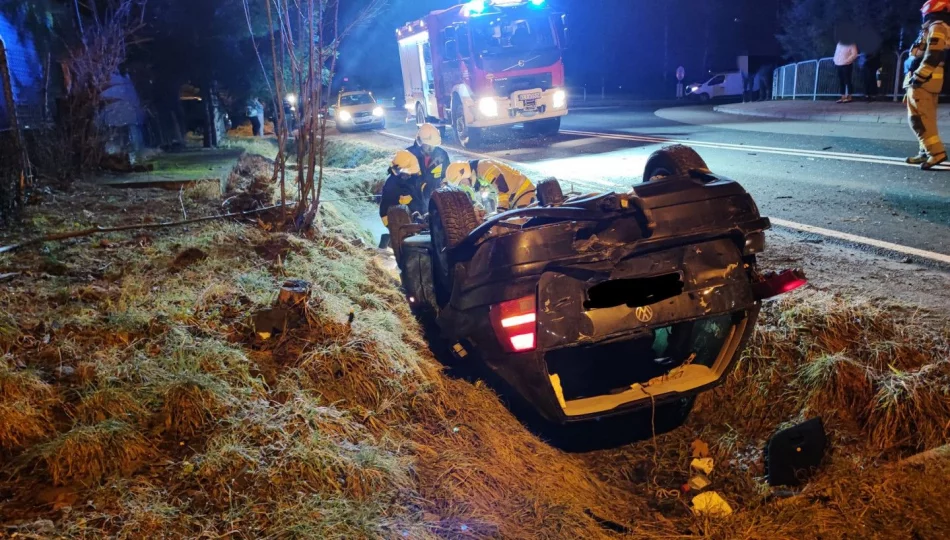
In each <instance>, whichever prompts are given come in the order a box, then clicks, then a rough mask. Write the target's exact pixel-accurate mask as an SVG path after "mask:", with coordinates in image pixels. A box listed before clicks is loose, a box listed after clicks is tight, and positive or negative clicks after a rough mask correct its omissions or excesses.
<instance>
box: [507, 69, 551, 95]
mask: <svg viewBox="0 0 950 540" xmlns="http://www.w3.org/2000/svg"><path fill="white" fill-rule="evenodd" d="M494 84H495V95H497V96H510V95H511V94H512V93H514V92H519V91H521V90H531V89H532V88H540V89H541V90H548V89H549V88H551V86H552V84H551V74H550V73H541V74H538V75H526V76H524V77H509V78H507V79H495V83H494Z"/></svg>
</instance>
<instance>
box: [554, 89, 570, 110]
mask: <svg viewBox="0 0 950 540" xmlns="http://www.w3.org/2000/svg"><path fill="white" fill-rule="evenodd" d="M566 104H567V92H565V91H564V90H558V91H557V92H554V108H555V109H560V108H561V107H564V105H566Z"/></svg>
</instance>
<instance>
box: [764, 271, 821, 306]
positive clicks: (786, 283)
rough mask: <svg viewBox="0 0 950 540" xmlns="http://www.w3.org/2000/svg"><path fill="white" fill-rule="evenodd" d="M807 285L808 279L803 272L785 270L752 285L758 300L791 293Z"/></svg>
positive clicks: (770, 274)
mask: <svg viewBox="0 0 950 540" xmlns="http://www.w3.org/2000/svg"><path fill="white" fill-rule="evenodd" d="M807 284H808V279H807V278H806V277H805V273H804V272H803V271H802V270H785V271H784V272H782V273H779V274H775V273H769V274H767V275H765V276H764V277H763V279H762V281H759V282H757V283H753V284H752V291H753V293H754V294H755V299H756V300H765V299H767V298H774V297H776V296H779V295H781V294H785V293H790V292H792V291H794V290H795V289H797V288H799V287H802V286H804V285H807Z"/></svg>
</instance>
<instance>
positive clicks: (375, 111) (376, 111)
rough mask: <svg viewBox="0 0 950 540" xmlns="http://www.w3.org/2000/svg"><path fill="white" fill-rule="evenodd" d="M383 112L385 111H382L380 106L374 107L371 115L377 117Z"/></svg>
mask: <svg viewBox="0 0 950 540" xmlns="http://www.w3.org/2000/svg"><path fill="white" fill-rule="evenodd" d="M384 114H386V111H384V110H383V108H382V107H376V108H375V109H373V116H376V117H379V116H382V115H384Z"/></svg>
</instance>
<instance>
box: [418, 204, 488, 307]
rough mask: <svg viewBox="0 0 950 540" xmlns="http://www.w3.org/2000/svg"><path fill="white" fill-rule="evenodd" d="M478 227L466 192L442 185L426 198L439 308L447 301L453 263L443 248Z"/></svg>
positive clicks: (453, 245) (452, 275)
mask: <svg viewBox="0 0 950 540" xmlns="http://www.w3.org/2000/svg"><path fill="white" fill-rule="evenodd" d="M477 226H478V218H477V216H476V215H475V206H474V205H473V204H472V200H471V199H469V198H468V195H467V194H466V193H465V192H464V191H462V190H461V189H459V188H457V187H455V186H445V187H443V188H441V189H439V190H438V191H436V192H435V193H433V194H432V198H431V199H430V200H429V231H430V233H431V234H432V250H433V252H434V253H433V257H432V262H433V264H432V272H433V274H434V276H435V292H436V300H437V302H438V304H439V307H443V306H445V305H446V304H448V302H449V300H450V299H451V296H452V289H453V287H454V286H455V271H456V269H455V268H454V265H450V264H449V261H448V252H447V250H449V249H451V248H454V247H455V246H457V245H459V244H460V243H462V241H463V240H465V238H467V237H468V235H469V233H471V232H472V231H473V230H474V229H475V227H477Z"/></svg>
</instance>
